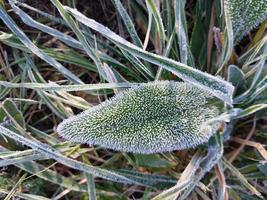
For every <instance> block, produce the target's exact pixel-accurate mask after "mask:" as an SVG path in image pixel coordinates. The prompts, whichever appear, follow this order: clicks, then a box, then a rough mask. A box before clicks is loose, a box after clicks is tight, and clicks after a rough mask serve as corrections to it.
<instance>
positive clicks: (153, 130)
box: [58, 81, 219, 154]
mask: <svg viewBox="0 0 267 200" xmlns="http://www.w3.org/2000/svg"><path fill="white" fill-rule="evenodd" d="M213 100H214V97H213V96H212V95H210V94H209V93H207V92H205V91H204V90H200V89H199V88H197V87H195V86H192V85H189V84H188V83H180V82H173V81H170V82H169V81H160V82H154V83H146V84H141V85H139V86H136V87H134V88H131V89H129V90H127V91H125V92H122V93H120V94H119V95H117V96H115V97H113V98H111V99H110V100H107V101H105V102H103V103H102V104H100V105H97V106H95V107H93V108H92V109H89V110H86V111H84V112H82V113H80V114H78V115H76V116H73V117H70V118H68V119H66V120H64V121H63V122H62V123H61V124H60V125H59V126H58V132H59V134H60V135H61V136H63V137H64V138H66V139H68V140H70V141H73V142H77V143H87V144H90V145H100V146H102V147H105V148H108V149H113V150H119V151H125V152H134V153H143V154H149V153H156V152H166V151H173V150H179V149H186V148H191V147H195V146H197V145H199V144H202V143H205V142H207V141H208V140H209V138H210V136H211V135H212V134H213V133H214V132H215V131H216V129H217V126H218V125H217V124H208V123H206V122H207V121H209V119H211V118H213V117H216V116H217V115H218V113H219V109H218V108H216V107H215V106H210V105H209V103H210V102H211V101H213Z"/></svg>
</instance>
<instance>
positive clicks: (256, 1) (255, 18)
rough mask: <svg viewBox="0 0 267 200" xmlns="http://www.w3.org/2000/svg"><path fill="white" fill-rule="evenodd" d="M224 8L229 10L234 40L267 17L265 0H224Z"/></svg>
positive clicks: (240, 37) (266, 1) (237, 39)
mask: <svg viewBox="0 0 267 200" xmlns="http://www.w3.org/2000/svg"><path fill="white" fill-rule="evenodd" d="M225 9H228V11H229V14H230V17H231V20H232V25H233V31H234V36H235V41H236V42H238V41H239V40H240V39H242V37H243V36H244V35H245V34H246V33H247V32H249V31H251V30H252V29H253V28H255V27H256V26H258V25H259V23H261V22H262V21H264V20H265V19H266V18H267V0H225Z"/></svg>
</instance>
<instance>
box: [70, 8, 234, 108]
mask: <svg viewBox="0 0 267 200" xmlns="http://www.w3.org/2000/svg"><path fill="white" fill-rule="evenodd" d="M66 9H67V10H68V11H69V12H70V13H71V14H72V15H73V16H74V17H75V18H76V19H77V20H78V21H79V22H81V23H83V24H85V25H87V26H89V27H90V28H92V29H93V30H95V31H98V32H99V33H101V34H102V35H104V36H105V37H107V38H108V39H110V40H111V41H113V42H114V43H115V44H117V45H118V46H120V47H122V48H124V49H125V50H127V51H128V52H130V53H131V54H134V55H136V56H138V57H140V58H142V59H144V60H147V61H148V62H151V63H153V64H156V65H158V66H160V67H163V68H164V69H166V70H168V71H170V72H172V73H174V74H175V75H177V76H178V77H179V78H181V79H183V80H184V81H187V82H190V83H192V84H194V85H195V86H197V87H200V88H203V89H205V90H208V91H209V92H211V93H212V94H213V95H214V96H216V97H218V98H219V99H221V100H223V101H225V102H227V103H228V104H231V103H232V94H233V90H234V87H233V86H232V85H231V84H230V83H228V82H226V81H224V80H222V79H220V78H218V77H214V76H212V75H210V74H207V73H204V72H202V71H199V70H197V69H193V68H192V67H189V66H187V65H185V64H183V63H179V62H176V61H174V60H171V59H168V58H165V57H162V56H159V55H156V54H153V53H150V52H147V51H144V50H143V49H141V48H139V47H137V46H135V45H133V44H131V43H129V42H128V41H126V40H125V39H123V38H121V37H120V36H119V35H117V34H116V33H114V32H112V31H111V30H110V29H108V28H107V27H104V26H103V25H101V24H99V23H97V22H96V21H94V20H92V19H89V18H87V17H85V16H84V15H82V14H81V13H80V12H78V11H77V10H74V9H72V8H69V7H66Z"/></svg>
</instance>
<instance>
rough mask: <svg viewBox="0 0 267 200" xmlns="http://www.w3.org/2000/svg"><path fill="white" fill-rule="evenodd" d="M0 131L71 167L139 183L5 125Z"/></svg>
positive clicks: (99, 175) (109, 177)
mask: <svg viewBox="0 0 267 200" xmlns="http://www.w3.org/2000/svg"><path fill="white" fill-rule="evenodd" d="M0 133H1V134H2V135H5V136H7V137H9V138H11V139H13V140H15V141H17V142H20V143H22V144H24V145H26V146H29V147H31V148H32V149H35V150H36V151H38V152H40V153H41V154H43V155H45V156H47V157H49V158H52V159H54V160H56V161H58V162H60V163H62V164H64V165H66V166H68V167H70V168H73V169H77V170H80V171H83V172H85V173H89V174H92V175H94V176H97V177H101V178H104V179H107V180H111V181H114V182H120V183H128V184H139V183H138V182H136V181H132V180H130V179H128V178H126V177H124V176H122V175H118V174H116V173H115V172H111V171H108V170H105V169H101V168H98V167H93V166H90V165H87V164H85V163H82V162H80V161H76V160H73V159H71V158H68V157H66V156H64V155H62V154H61V153H59V152H58V151H57V150H56V149H54V148H52V147H51V146H49V145H46V144H44V143H41V142H39V141H32V140H30V139H28V138H26V137H24V136H22V135H19V134H17V133H15V132H13V131H11V130H9V129H7V128H5V127H3V126H1V125H0Z"/></svg>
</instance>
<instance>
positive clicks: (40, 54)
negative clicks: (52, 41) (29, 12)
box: [0, 6, 83, 84]
mask: <svg viewBox="0 0 267 200" xmlns="http://www.w3.org/2000/svg"><path fill="white" fill-rule="evenodd" d="M0 18H1V19H2V20H3V22H4V23H5V24H6V25H7V26H8V27H9V29H10V30H11V31H12V32H13V33H14V34H16V35H17V37H18V38H19V39H20V41H21V42H22V43H23V44H24V45H25V46H26V47H27V48H28V49H30V50H31V51H32V52H33V53H34V54H35V55H37V56H38V57H40V58H41V59H43V60H44V61H46V62H47V63H49V64H50V65H52V66H53V67H55V68H56V69H57V70H58V71H59V72H61V73H62V74H63V75H64V76H65V77H66V78H68V79H69V80H71V81H72V82H74V83H80V84H83V82H82V81H81V80H80V79H79V78H78V77H77V76H75V75H74V74H73V73H72V72H71V71H69V70H68V69H66V68H65V67H64V66H63V65H61V64H60V63H59V62H57V61H56V60H55V59H54V58H52V57H50V56H48V55H47V54H46V53H45V52H43V50H41V49H39V48H38V47H37V46H36V45H35V44H34V43H33V42H32V41H30V39H29V38H28V37H27V36H26V35H25V33H23V32H22V31H21V30H20V29H19V27H18V26H17V25H16V23H15V22H14V21H13V20H12V19H11V18H10V17H9V16H8V14H7V13H6V11H5V10H4V8H3V7H2V6H0Z"/></svg>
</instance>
